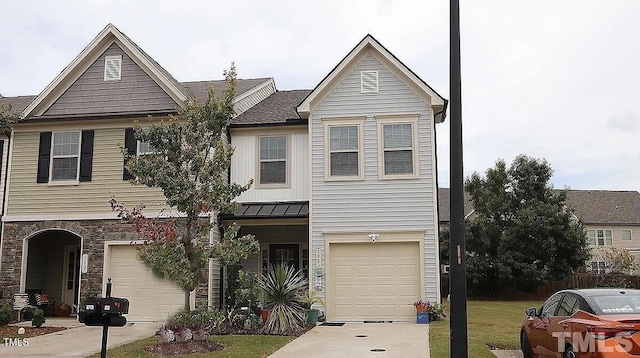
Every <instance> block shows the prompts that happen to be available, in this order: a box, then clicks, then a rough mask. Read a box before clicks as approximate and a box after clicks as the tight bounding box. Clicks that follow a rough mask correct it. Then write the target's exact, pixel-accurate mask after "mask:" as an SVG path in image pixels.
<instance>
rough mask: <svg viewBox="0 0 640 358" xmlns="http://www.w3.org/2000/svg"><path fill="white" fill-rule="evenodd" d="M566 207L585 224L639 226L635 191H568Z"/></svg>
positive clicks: (639, 209) (638, 195)
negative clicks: (572, 210) (572, 209)
mask: <svg viewBox="0 0 640 358" xmlns="http://www.w3.org/2000/svg"><path fill="white" fill-rule="evenodd" d="M567 205H569V206H570V207H572V208H574V210H575V213H576V216H578V217H579V218H580V220H582V222H583V223H585V224H640V193H639V192H637V191H609V190H569V191H568V192H567Z"/></svg>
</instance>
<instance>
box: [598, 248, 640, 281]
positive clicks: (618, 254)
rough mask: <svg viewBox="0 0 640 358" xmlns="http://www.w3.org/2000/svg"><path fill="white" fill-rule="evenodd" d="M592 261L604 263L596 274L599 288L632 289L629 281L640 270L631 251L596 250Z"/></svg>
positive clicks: (614, 249) (616, 249)
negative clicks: (630, 276) (635, 271)
mask: <svg viewBox="0 0 640 358" xmlns="http://www.w3.org/2000/svg"><path fill="white" fill-rule="evenodd" d="M592 261H594V262H603V263H604V267H599V270H597V271H596V272H595V274H596V286H597V287H632V286H633V283H632V282H631V280H630V279H629V275H631V274H632V273H633V272H634V270H636V269H637V268H638V265H637V264H636V258H635V256H633V255H632V254H631V253H630V252H629V251H627V250H625V249H621V248H617V247H610V248H608V249H606V250H594V252H593V257H592Z"/></svg>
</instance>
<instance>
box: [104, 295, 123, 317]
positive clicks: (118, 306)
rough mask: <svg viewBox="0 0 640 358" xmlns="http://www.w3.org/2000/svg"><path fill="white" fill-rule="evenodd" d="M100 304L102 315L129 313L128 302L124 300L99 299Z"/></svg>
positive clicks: (112, 298) (114, 298)
mask: <svg viewBox="0 0 640 358" xmlns="http://www.w3.org/2000/svg"><path fill="white" fill-rule="evenodd" d="M100 302H101V307H102V312H103V313H114V314H127V313H129V300H128V299H126V298H118V297H104V298H101V299H100Z"/></svg>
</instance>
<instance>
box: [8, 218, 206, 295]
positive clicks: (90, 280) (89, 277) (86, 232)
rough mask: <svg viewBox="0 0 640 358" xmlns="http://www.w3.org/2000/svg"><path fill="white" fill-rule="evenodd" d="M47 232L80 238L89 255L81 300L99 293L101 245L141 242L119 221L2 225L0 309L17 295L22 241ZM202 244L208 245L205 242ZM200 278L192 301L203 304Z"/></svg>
mask: <svg viewBox="0 0 640 358" xmlns="http://www.w3.org/2000/svg"><path fill="white" fill-rule="evenodd" d="M49 229H51V230H54V229H57V230H60V229H61V230H66V231H70V232H72V233H74V234H76V235H78V236H80V237H82V238H83V242H82V245H83V246H82V254H88V255H89V267H88V268H89V269H88V272H87V273H81V274H80V297H85V295H87V294H89V293H90V291H91V293H98V294H100V293H101V292H102V275H103V272H102V269H103V261H104V242H105V241H116V240H122V241H133V240H140V239H141V238H140V237H139V236H138V234H136V233H135V231H134V229H133V227H132V225H130V224H124V223H122V222H121V221H120V220H78V221H66V220H65V221H63V220H61V221H29V222H5V223H4V232H3V235H2V241H3V242H2V252H1V253H0V260H1V261H0V287H2V291H3V297H2V298H1V299H0V305H2V304H7V303H13V294H14V293H18V292H20V274H21V268H22V250H23V248H22V243H23V239H24V238H26V237H30V236H33V235H34V234H36V233H39V232H41V231H44V230H49ZM206 244H207V245H208V238H207V243H206ZM214 274H215V273H214ZM202 276H203V280H201V284H200V286H199V287H198V290H197V291H196V301H198V300H201V299H204V300H205V302H206V299H207V276H208V270H203V272H202ZM214 299H215V298H214Z"/></svg>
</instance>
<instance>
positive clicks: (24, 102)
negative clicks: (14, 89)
mask: <svg viewBox="0 0 640 358" xmlns="http://www.w3.org/2000/svg"><path fill="white" fill-rule="evenodd" d="M35 98H36V96H17V97H0V106H5V105H11V110H12V111H14V112H22V110H24V109H25V108H27V106H28V105H29V103H31V101H33V100H34V99H35Z"/></svg>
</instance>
